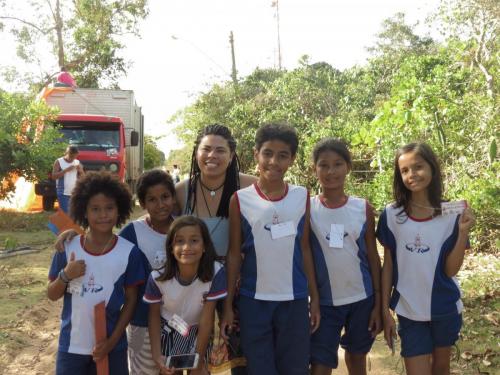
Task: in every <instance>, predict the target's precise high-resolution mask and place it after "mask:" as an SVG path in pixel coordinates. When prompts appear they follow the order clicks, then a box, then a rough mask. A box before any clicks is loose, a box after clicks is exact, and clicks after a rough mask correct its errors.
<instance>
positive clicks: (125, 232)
mask: <svg viewBox="0 0 500 375" xmlns="http://www.w3.org/2000/svg"><path fill="white" fill-rule="evenodd" d="M120 236H121V237H123V238H125V239H127V240H129V241H130V242H132V243H133V244H134V245H135V246H137V247H138V248H139V250H140V251H141V252H142V254H143V256H144V262H143V264H144V266H145V267H144V270H145V271H144V272H145V274H146V275H149V274H150V273H151V271H152V270H153V269H155V270H157V269H160V268H162V267H163V266H164V265H165V262H166V261H167V251H166V245H167V235H166V234H162V233H158V232H157V231H155V230H154V229H153V228H151V226H150V225H149V224H148V222H147V221H146V217H142V218H140V219H138V220H135V221H133V222H131V223H128V224H127V225H126V226H125V227H124V228H123V229H122V230H121V231H120ZM145 290H146V284H145V283H144V284H142V285H140V286H139V290H138V293H137V306H136V308H135V311H134V316H133V317H132V320H131V321H130V324H132V325H135V326H139V327H147V326H148V305H147V304H146V303H144V301H143V299H142V297H143V295H144V292H145Z"/></svg>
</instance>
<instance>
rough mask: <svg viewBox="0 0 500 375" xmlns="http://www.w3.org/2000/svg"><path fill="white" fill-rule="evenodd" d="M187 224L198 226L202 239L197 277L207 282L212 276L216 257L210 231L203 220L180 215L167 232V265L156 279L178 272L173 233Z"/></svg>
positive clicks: (166, 277) (162, 278)
mask: <svg viewBox="0 0 500 375" xmlns="http://www.w3.org/2000/svg"><path fill="white" fill-rule="evenodd" d="M189 226H196V227H198V228H200V232H201V237H202V239H203V247H204V249H205V251H204V253H203V255H202V256H201V259H200V264H199V265H198V274H197V276H198V278H199V279H200V280H201V281H203V282H204V283H206V282H209V281H211V280H212V279H213V277H214V262H215V259H216V253H215V248H214V245H213V243H212V239H211V238H210V232H209V231H208V228H207V225H206V224H205V223H204V221H203V220H201V219H198V218H197V217H195V216H192V215H186V216H180V217H178V218H177V219H175V220H174V221H173V222H172V224H171V225H170V229H169V230H168V234H167V245H166V251H167V262H166V263H167V265H166V267H165V269H164V271H163V272H162V273H161V274H160V276H158V277H157V278H156V280H158V281H165V280H171V279H172V278H174V277H175V276H176V275H177V274H178V273H179V265H178V264H177V259H176V258H175V256H174V243H175V235H176V233H177V232H178V231H179V229H181V228H184V227H189Z"/></svg>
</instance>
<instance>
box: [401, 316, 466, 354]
mask: <svg viewBox="0 0 500 375" xmlns="http://www.w3.org/2000/svg"><path fill="white" fill-rule="evenodd" d="M398 323H399V328H398V333H399V337H401V356H403V357H415V356H417V355H424V354H431V353H432V352H433V351H434V349H435V348H441V347H447V346H452V345H454V344H455V342H456V341H457V340H458V335H459V333H460V328H462V314H456V315H452V316H451V317H449V318H446V319H444V320H437V321H430V322H418V321H415V320H411V319H408V318H405V317H404V316H401V315H398Z"/></svg>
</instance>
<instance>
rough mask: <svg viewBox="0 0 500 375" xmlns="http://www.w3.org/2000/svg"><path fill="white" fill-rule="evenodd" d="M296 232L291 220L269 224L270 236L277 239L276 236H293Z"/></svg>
mask: <svg viewBox="0 0 500 375" xmlns="http://www.w3.org/2000/svg"><path fill="white" fill-rule="evenodd" d="M296 233H297V232H296V230H295V226H294V225H293V221H291V220H290V221H285V222H284V223H278V224H273V225H271V238H272V239H273V240H277V239H278V238H282V237H288V236H293V235H295V234H296Z"/></svg>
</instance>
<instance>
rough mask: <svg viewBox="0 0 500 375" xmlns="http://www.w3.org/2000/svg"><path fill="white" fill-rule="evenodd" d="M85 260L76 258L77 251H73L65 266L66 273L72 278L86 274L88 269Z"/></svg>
mask: <svg viewBox="0 0 500 375" xmlns="http://www.w3.org/2000/svg"><path fill="white" fill-rule="evenodd" d="M86 267H87V266H86V265H85V261H84V260H83V259H80V260H76V259H75V253H71V255H70V256H69V262H68V264H67V265H66V267H64V273H65V274H66V276H68V278H69V279H70V280H73V279H76V278H77V277H80V276H83V275H85V269H86Z"/></svg>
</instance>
